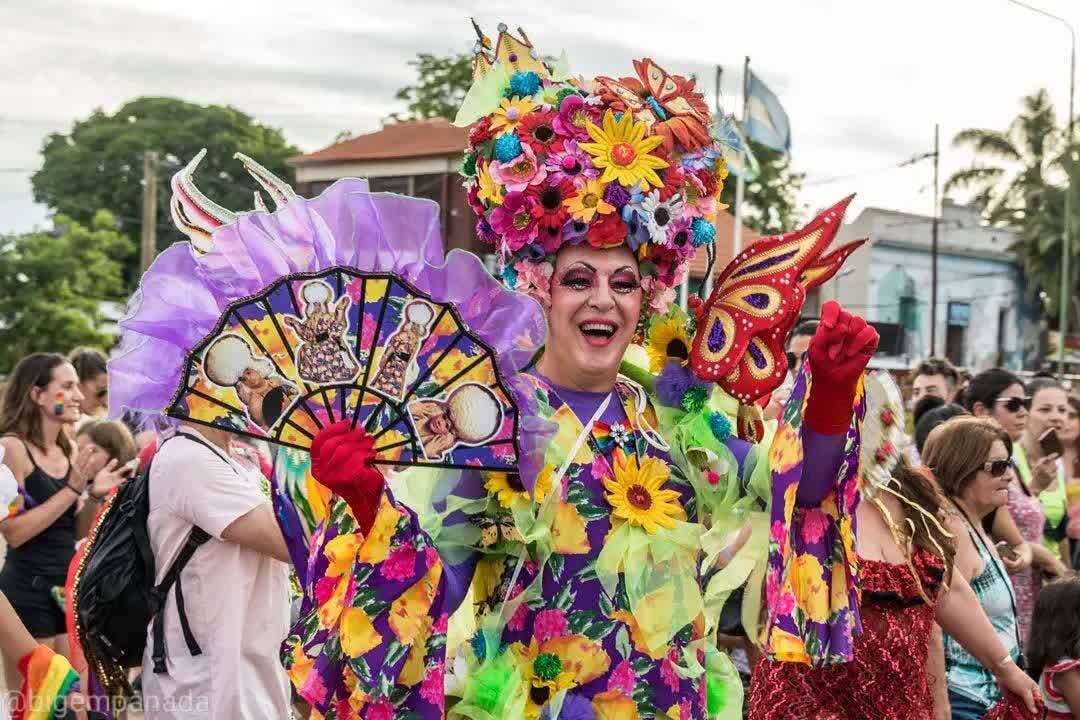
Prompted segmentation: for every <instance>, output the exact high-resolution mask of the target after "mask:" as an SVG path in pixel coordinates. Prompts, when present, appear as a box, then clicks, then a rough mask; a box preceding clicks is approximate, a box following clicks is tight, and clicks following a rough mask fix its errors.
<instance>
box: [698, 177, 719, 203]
mask: <svg viewBox="0 0 1080 720" xmlns="http://www.w3.org/2000/svg"><path fill="white" fill-rule="evenodd" d="M694 175H695V176H697V179H698V180H700V181H701V184H702V186H703V187H704V188H705V193H704V195H703V197H712V196H714V195H716V194H717V193H718V192H720V183H719V179H718V178H717V177H716V174H715V173H712V172H709V171H708V170H698V171H697V172H696V173H694Z"/></svg>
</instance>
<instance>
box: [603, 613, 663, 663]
mask: <svg viewBox="0 0 1080 720" xmlns="http://www.w3.org/2000/svg"><path fill="white" fill-rule="evenodd" d="M611 619H612V620H618V621H619V622H621V623H623V624H624V625H626V627H627V629H629V630H630V642H632V643H633V644H634V650H636V651H638V652H639V653H641V654H642V655H648V656H649V657H651V658H652V659H653V660H659V659H661V658H662V657H664V655H666V654H667V648H666V647H662V648H660V649H658V650H651V649H649V644H648V643H647V642H646V641H645V633H644V632H643V631H642V629H641V626H639V625H638V621H637V618H636V617H634V614H633V613H632V612H629V611H627V610H616V611H615V612H613V613H611Z"/></svg>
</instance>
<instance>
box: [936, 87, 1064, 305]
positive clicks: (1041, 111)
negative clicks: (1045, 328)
mask: <svg viewBox="0 0 1080 720" xmlns="http://www.w3.org/2000/svg"><path fill="white" fill-rule="evenodd" d="M1022 105H1023V111H1022V112H1021V114H1020V115H1019V116H1018V117H1017V118H1016V119H1015V120H1013V121H1012V123H1011V124H1010V125H1009V127H1008V128H1007V129H1006V130H1005V131H999V130H989V129H984V128H969V129H967V130H961V131H960V132H959V133H957V134H956V137H954V138H953V145H954V146H956V147H968V148H971V149H972V150H974V151H975V155H976V158H975V164H974V165H973V166H972V167H970V168H967V169H965V170H960V171H957V172H955V173H953V174H952V176H951V177H949V179H948V180H947V181H946V182H945V192H946V193H949V192H950V191H952V190H970V191H972V192H973V193H974V195H973V197H972V202H973V203H974V204H975V205H977V206H978V207H979V208H980V209H981V210H982V212H983V214H984V216H985V217H986V219H987V220H988V221H989V222H990V223H991V224H995V225H1004V226H1008V227H1010V228H1012V229H1014V230H1017V231H1018V232H1019V233H1020V235H1021V239H1020V240H1019V241H1018V242H1017V243H1016V244H1015V245H1014V246H1013V247H1012V248H1011V250H1012V251H1013V252H1014V253H1016V255H1017V257H1018V258H1019V259H1020V261H1021V262H1022V263H1023V266H1024V270H1025V274H1026V275H1027V277H1028V281H1029V287H1030V288H1031V290H1032V292H1033V293H1040V292H1045V293H1046V295H1045V297H1046V298H1047V303H1045V304H1044V311H1045V312H1046V313H1047V315H1048V317H1051V318H1053V317H1057V310H1056V307H1057V302H1058V295H1059V294H1060V287H1061V284H1060V283H1061V280H1060V278H1061V275H1060V271H1061V234H1062V227H1063V219H1064V210H1065V192H1066V188H1067V186H1068V183H1067V175H1066V172H1065V167H1066V153H1065V147H1066V142H1067V138H1066V133H1065V131H1064V130H1063V129H1061V128H1060V127H1059V126H1058V125H1057V121H1056V118H1055V116H1054V108H1053V105H1052V104H1051V103H1050V97H1049V95H1048V94H1047V92H1046V90H1039V91H1037V92H1035V93H1033V94H1031V95H1028V96H1027V97H1025V98H1024V99H1023V101H1022ZM1074 212H1075V209H1074ZM1077 220H1080V218H1074V224H1075V223H1076V222H1077ZM1076 251H1077V247H1076V233H1073V248H1072V253H1073V257H1076V255H1077V253H1076ZM1075 267H1076V264H1075V263H1073V268H1075ZM1071 274H1072V275H1073V278H1077V276H1078V275H1080V274H1078V273H1075V272H1074V273H1071ZM1073 285H1074V288H1075V286H1076V283H1075V280H1074V283H1073ZM1071 294H1073V295H1075V294H1076V293H1075V292H1073V293H1071Z"/></svg>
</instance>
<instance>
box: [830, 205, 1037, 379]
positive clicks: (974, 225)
mask: <svg viewBox="0 0 1080 720" xmlns="http://www.w3.org/2000/svg"><path fill="white" fill-rule="evenodd" d="M931 228H932V219H931V218H930V217H928V216H924V215H915V214H912V213H903V212H896V211H893V210H883V209H881V208H866V209H865V210H863V211H862V212H861V213H860V214H859V216H858V217H857V218H856V219H855V220H854V222H852V223H850V224H848V225H846V226H844V227H843V228H842V229H841V230H840V233H839V239H838V242H840V241H850V240H854V239H857V238H861V237H869V238H870V242H869V243H868V245H867V246H865V247H863V248H862V249H860V250H859V251H858V252H856V253H855V254H854V255H853V256H852V257H851V258H850V259H849V260H848V261H847V263H846V266H845V270H844V271H843V272H842V273H841V276H840V277H837V278H834V279H833V280H832V281H830V282H829V283H827V284H826V285H825V286H824V287H823V288H822V292H821V297H822V299H829V298H836V299H838V300H839V301H840V302H841V303H843V304H844V305H845V306H847V307H850V308H851V309H852V310H854V311H856V312H859V313H861V314H863V315H864V316H865V317H866V319H867V320H869V321H871V322H874V324H875V325H877V326H878V329H879V332H881V334H882V347H881V349H880V351H879V358H878V363H877V364H879V365H882V366H886V367H888V366H892V367H897V368H900V367H911V366H912V365H913V364H914V363H915V362H917V361H918V360H919V359H921V358H924V357H928V356H930V355H945V356H947V357H948V358H949V359H950V360H952V361H953V362H954V363H955V364H957V365H961V366H964V367H967V368H969V369H973V370H980V369H983V368H986V367H991V366H993V365H1002V366H1005V367H1009V368H1013V369H1022V368H1023V367H1025V366H1030V365H1032V364H1034V362H1035V360H1036V358H1037V357H1038V354H1039V336H1040V326H1039V323H1038V313H1037V308H1036V307H1035V305H1034V303H1033V301H1032V300H1031V298H1029V297H1028V296H1027V293H1026V288H1025V285H1024V276H1023V272H1022V270H1021V267H1020V265H1019V264H1018V262H1017V260H1016V259H1015V258H1014V257H1013V256H1012V254H1011V253H1009V251H1008V249H1009V247H1010V246H1011V245H1012V244H1013V243H1014V242H1015V241H1016V240H1017V235H1016V233H1014V232H1013V231H1011V230H1006V229H1002V228H997V227H990V226H987V225H986V224H984V223H983V221H982V219H981V217H980V215H979V212H978V210H976V209H975V208H972V207H967V206H964V205H959V204H957V203H955V202H953V201H951V200H948V199H946V200H945V201H944V203H943V206H942V214H941V219H940V221H939V223H938V263H937V265H938V297H937V312H936V313H934V314H933V316H934V318H935V319H934V320H933V321H932V320H931V317H932V313H931V308H930V304H931V277H932V273H931V254H930V245H931ZM931 322H936V325H937V333H936V335H937V337H936V348H931V347H930V327H931Z"/></svg>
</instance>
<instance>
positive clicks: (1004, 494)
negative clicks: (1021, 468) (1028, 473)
mask: <svg viewBox="0 0 1080 720" xmlns="http://www.w3.org/2000/svg"><path fill="white" fill-rule="evenodd" d="M1008 460H1009V453H1008V451H1007V450H1006V449H1005V443H1003V442H1001V441H1000V440H997V441H995V442H994V444H993V445H991V446H990V452H989V454H988V455H987V456H986V459H985V461H984V462H986V463H998V464H999V467H1000V463H1003V462H1006V461H1008ZM1011 477H1012V476H1011V474H1010V473H1009V472H1008V469H1007V468H1006V470H1005V472H1002V473H1001V474H1000V475H998V476H997V477H994V475H993V473H992V472H990V471H988V470H986V468H985V466H984V467H980V468H979V469H978V470H977V471H976V472H975V475H974V477H973V478H972V479H971V480H970V481H969V482H968V483H967V485H965V486H964V489H963V490H961V491H960V497H961V498H963V500H964V502H965V504H967V505H968V507H970V508H972V509H973V510H975V512H976V513H977V514H978V515H979V517H983V516H985V515H987V514H989V513H990V511H991V510H993V509H994V508H998V507H1001V506H1002V505H1005V504H1006V503H1008V502H1009V480H1010V478H1011Z"/></svg>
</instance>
